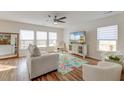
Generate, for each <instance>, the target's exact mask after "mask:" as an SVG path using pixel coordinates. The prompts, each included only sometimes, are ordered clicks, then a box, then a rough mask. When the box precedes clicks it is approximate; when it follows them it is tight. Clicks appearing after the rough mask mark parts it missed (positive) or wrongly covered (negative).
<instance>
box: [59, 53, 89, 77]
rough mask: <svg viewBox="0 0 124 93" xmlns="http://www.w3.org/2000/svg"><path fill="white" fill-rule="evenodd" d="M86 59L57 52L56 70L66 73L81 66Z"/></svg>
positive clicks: (85, 62)
mask: <svg viewBox="0 0 124 93" xmlns="http://www.w3.org/2000/svg"><path fill="white" fill-rule="evenodd" d="M87 63H88V61H86V60H82V59H80V58H77V57H75V56H73V55H71V54H62V53H60V54H59V68H58V72H60V73H61V74H63V75H64V74H67V73H69V72H71V71H73V70H76V69H78V68H79V67H81V65H82V64H87Z"/></svg>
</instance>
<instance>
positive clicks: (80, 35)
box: [70, 31, 86, 44]
mask: <svg viewBox="0 0 124 93" xmlns="http://www.w3.org/2000/svg"><path fill="white" fill-rule="evenodd" d="M85 37H86V32H85V31H79V32H72V33H70V42H71V43H80V44H84V43H85V42H86V41H85Z"/></svg>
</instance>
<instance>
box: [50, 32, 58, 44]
mask: <svg viewBox="0 0 124 93" xmlns="http://www.w3.org/2000/svg"><path fill="white" fill-rule="evenodd" d="M56 42H57V33H56V32H49V46H56Z"/></svg>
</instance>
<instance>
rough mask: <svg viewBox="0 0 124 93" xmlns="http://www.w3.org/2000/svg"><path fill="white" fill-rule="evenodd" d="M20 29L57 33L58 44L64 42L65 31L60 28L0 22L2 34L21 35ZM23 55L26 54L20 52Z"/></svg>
mask: <svg viewBox="0 0 124 93" xmlns="http://www.w3.org/2000/svg"><path fill="white" fill-rule="evenodd" d="M20 29H25V30H33V31H47V32H48V31H54V32H57V35H58V36H57V38H58V40H57V43H59V42H61V41H63V29H59V28H52V27H47V26H40V25H33V24H27V23H19V22H13V21H5V20H0V32H12V33H19V31H20ZM21 54H22V55H23V54H24V52H23V51H20V55H21Z"/></svg>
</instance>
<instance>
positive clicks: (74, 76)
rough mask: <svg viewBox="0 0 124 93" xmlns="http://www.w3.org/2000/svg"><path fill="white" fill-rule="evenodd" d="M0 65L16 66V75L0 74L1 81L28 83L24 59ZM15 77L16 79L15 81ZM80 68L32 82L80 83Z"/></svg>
mask: <svg viewBox="0 0 124 93" xmlns="http://www.w3.org/2000/svg"><path fill="white" fill-rule="evenodd" d="M86 60H88V61H89V62H90V64H97V61H96V60H93V59H89V58H86ZM0 64H2V65H8V66H16V67H17V69H15V70H16V73H13V72H12V71H11V72H10V71H9V72H7V73H4V72H2V73H0V77H3V79H2V80H5V79H4V77H9V76H11V77H12V79H10V80H13V81H14V80H16V81H29V75H28V69H27V64H26V58H12V59H5V60H0ZM15 77H16V79H15ZM82 80H83V79H82V68H81V67H80V68H79V69H77V70H74V71H72V72H69V73H68V74H66V75H61V74H60V73H58V72H57V71H52V72H50V73H47V74H45V75H42V76H39V77H37V78H35V79H33V80H32V81H82ZM121 80H124V73H122V79H121Z"/></svg>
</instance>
